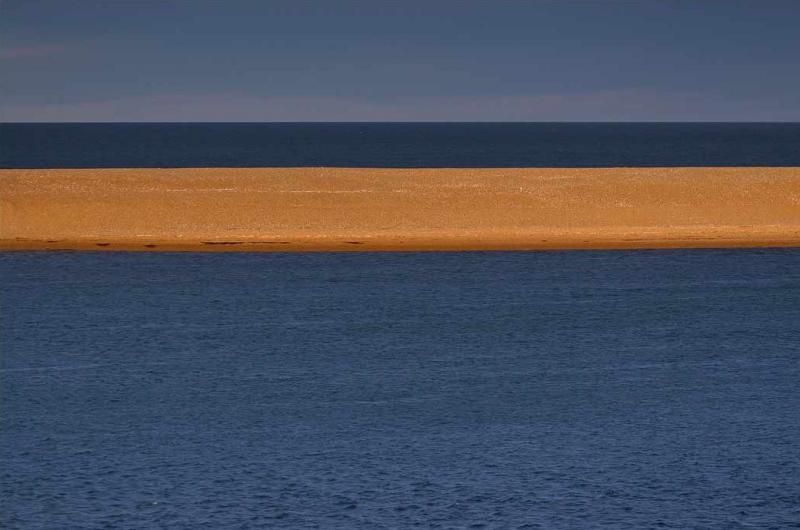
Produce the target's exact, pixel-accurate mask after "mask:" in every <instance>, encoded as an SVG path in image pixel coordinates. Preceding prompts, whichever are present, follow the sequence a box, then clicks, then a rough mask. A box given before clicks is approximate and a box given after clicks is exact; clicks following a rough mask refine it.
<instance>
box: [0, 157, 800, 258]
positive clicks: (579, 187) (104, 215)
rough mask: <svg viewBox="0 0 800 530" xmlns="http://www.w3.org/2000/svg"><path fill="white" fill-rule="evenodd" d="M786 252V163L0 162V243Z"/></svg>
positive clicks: (794, 206)
mask: <svg viewBox="0 0 800 530" xmlns="http://www.w3.org/2000/svg"><path fill="white" fill-rule="evenodd" d="M760 246H800V168H624V169H618V168H603V169H564V168H557V169H556V168H552V169H542V168H524V169H523V168H520V169H364V168H360V169H352V168H253V169H246V168H245V169H240V168H237V169H230V168H196V169H78V170H61V169H51V170H41V169H36V170H0V249H3V250H35V249H41V250H47V249H49V250H59V249H71V250H100V251H102V250H106V251H108V250H141V251H167V250H169V251H174V250H191V251H198V250H202V251H215V252H217V251H366V250H386V251H389V250H398V251H399V250H409V251H410V250H513V249H518V250H525V249H530V250H535V249H571V248H576V249H577V248H683V247H760Z"/></svg>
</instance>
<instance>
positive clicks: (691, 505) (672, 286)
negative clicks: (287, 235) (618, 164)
mask: <svg viewBox="0 0 800 530" xmlns="http://www.w3.org/2000/svg"><path fill="white" fill-rule="evenodd" d="M0 276H1V277H2V281H1V282H0V302H1V303H2V319H0V325H2V329H1V332H2V335H1V336H2V345H1V346H2V372H1V374H2V430H1V431H0V435H1V436H2V438H1V443H2V445H1V451H2V453H1V455H2V466H0V478H2V491H0V511H1V512H2V526H3V528H8V529H16V528H20V529H22V528H24V529H31V528H42V529H55V528H214V529H216V528H259V527H260V528H342V529H358V528H364V529H372V528H407V527H415V526H416V527H422V528H632V529H633V528H635V529H641V528H655V527H662V528H720V529H721V528H790V527H795V528H796V527H797V525H798V523H800V444H798V440H800V413H798V411H800V392H798V383H799V382H800V362H799V360H800V324H798V323H800V251H797V250H730V251H728V250H708V251H699V250H695V251H639V252H622V251H616V252H589V251H582V252H552V253H464V254H461V253H449V254H436V253H428V254H285V255H274V254H273V255H270V254H267V255H264V254H225V255H214V254H125V253H119V254H92V253H84V254H79V253H75V254H70V253H38V254H37V253H6V254H0Z"/></svg>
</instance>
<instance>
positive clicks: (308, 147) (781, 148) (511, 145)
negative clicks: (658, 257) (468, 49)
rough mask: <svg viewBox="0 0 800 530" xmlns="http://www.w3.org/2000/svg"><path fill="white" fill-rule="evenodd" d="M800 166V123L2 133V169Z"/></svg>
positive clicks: (37, 127)
mask: <svg viewBox="0 0 800 530" xmlns="http://www.w3.org/2000/svg"><path fill="white" fill-rule="evenodd" d="M261 166H271V167H284V166H346V167H623V166H800V123H106V124H103V123H96V124H0V168H45V167H56V168H59V167H60V168H81V167H261Z"/></svg>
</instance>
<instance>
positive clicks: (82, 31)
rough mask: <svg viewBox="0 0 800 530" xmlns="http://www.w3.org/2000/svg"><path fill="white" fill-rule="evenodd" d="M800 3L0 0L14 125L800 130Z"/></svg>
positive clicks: (5, 109) (4, 88)
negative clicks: (432, 124) (420, 124)
mask: <svg viewBox="0 0 800 530" xmlns="http://www.w3.org/2000/svg"><path fill="white" fill-rule="evenodd" d="M798 25H800V1H796V0H788V1H781V0H752V1H737V0H725V1H722V0H720V1H713V0H694V1H669V0H660V1H659V0H652V1H647V0H641V1H620V0H614V1H612V0H609V1H603V0H594V1H569V0H561V1H543V0H540V1H536V0H533V1H528V2H524V1H516V2H511V1H508V2H504V1H488V0H487V1H480V2H479V1H470V0H462V1H444V0H441V1H436V0H425V1H423V0H418V1H416V0H407V1H405V2H399V1H398V2H387V1H380V0H374V1H362V2H350V1H335V0H328V1H318V2H304V1H301V0H294V1H290V2H283V1H279V0H264V1H255V0H253V1H235V0H229V1H210V0H186V1H183V0H161V1H149V0H139V1H132V0H131V1H124V0H118V1H113V0H109V1H94V0H79V1H74V2H73V1H63V0H61V1H36V0H0V69H1V71H0V74H1V75H0V120H2V121H6V122H8V121H800V67H798V66H797V64H798V61H797V58H796V56H800V31H798V29H797V28H798Z"/></svg>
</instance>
